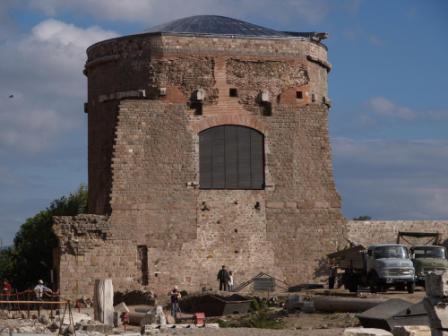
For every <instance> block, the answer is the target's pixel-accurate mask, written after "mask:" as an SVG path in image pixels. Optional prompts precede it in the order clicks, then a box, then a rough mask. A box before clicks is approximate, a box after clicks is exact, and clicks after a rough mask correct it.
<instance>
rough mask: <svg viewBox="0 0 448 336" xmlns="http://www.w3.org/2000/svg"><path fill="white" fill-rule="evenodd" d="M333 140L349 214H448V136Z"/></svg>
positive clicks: (425, 216) (384, 216)
mask: <svg viewBox="0 0 448 336" xmlns="http://www.w3.org/2000/svg"><path fill="white" fill-rule="evenodd" d="M332 142H333V152H334V167H335V176H336V182H337V184H338V189H339V191H340V192H341V195H342V199H343V205H344V210H345V213H346V215H347V216H348V217H355V216H359V215H365V214H366V215H370V216H372V217H374V218H377V219H432V218H433V219H442V218H445V219H448V207H447V206H446V204H448V180H447V178H446V172H447V170H446V167H447V166H448V140H420V141H387V140H371V141H366V140H359V141H357V140H353V139H348V138H336V139H333V141H332Z"/></svg>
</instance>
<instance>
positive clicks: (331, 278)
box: [328, 261, 337, 289]
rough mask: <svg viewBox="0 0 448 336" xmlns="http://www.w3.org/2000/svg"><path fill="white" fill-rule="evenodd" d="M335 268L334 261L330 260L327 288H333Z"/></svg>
mask: <svg viewBox="0 0 448 336" xmlns="http://www.w3.org/2000/svg"><path fill="white" fill-rule="evenodd" d="M336 275H337V268H336V265H335V264H334V261H331V262H330V267H329V269H328V288H329V289H333V288H334V285H335V282H336Z"/></svg>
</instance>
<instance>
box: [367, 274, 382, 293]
mask: <svg viewBox="0 0 448 336" xmlns="http://www.w3.org/2000/svg"><path fill="white" fill-rule="evenodd" d="M369 287H370V293H377V292H379V291H381V286H380V281H379V279H378V276H377V275H376V274H372V275H371V276H370V277H369Z"/></svg>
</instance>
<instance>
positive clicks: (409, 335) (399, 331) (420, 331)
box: [392, 326, 431, 336]
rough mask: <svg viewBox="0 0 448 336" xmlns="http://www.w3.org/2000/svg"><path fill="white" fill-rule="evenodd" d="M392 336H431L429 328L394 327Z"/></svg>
mask: <svg viewBox="0 0 448 336" xmlns="http://www.w3.org/2000/svg"><path fill="white" fill-rule="evenodd" d="M392 334H393V335H394V336H431V328H429V326H396V327H394V328H393V329H392Z"/></svg>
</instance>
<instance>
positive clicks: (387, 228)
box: [346, 220, 448, 246]
mask: <svg viewBox="0 0 448 336" xmlns="http://www.w3.org/2000/svg"><path fill="white" fill-rule="evenodd" d="M346 226H347V236H346V238H347V240H348V241H350V242H353V243H356V244H362V245H364V246H368V245H370V244H378V243H381V244H387V243H389V244H395V243H396V241H397V236H398V232H400V231H407V232H438V233H440V234H441V240H442V242H444V241H445V240H447V239H448V220H395V221H353V220H350V221H347V224H346ZM416 242H418V240H416ZM420 243H422V241H421V240H420Z"/></svg>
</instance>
